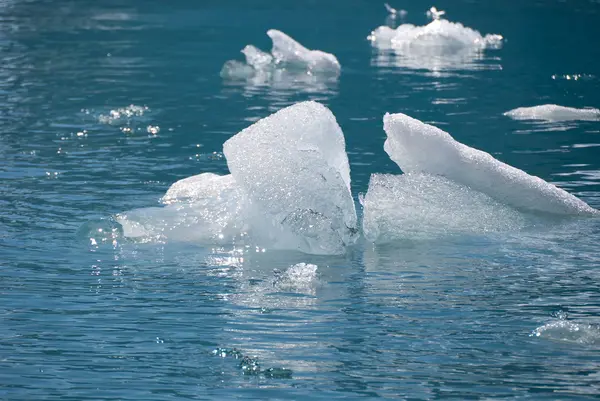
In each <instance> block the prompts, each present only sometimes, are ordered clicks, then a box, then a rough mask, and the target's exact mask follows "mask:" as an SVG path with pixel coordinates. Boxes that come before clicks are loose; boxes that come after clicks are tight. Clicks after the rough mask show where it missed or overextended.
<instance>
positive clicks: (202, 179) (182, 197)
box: [161, 173, 235, 204]
mask: <svg viewBox="0 0 600 401" xmlns="http://www.w3.org/2000/svg"><path fill="white" fill-rule="evenodd" d="M233 190H235V180H234V179H233V176H232V175H231V174H228V175H218V174H214V173H202V174H198V175H194V176H191V177H187V178H184V179H182V180H179V181H177V182H175V183H174V184H173V185H171V187H170V188H169V189H168V190H167V193H166V194H165V195H164V196H163V197H162V198H161V202H162V203H165V204H170V203H176V202H182V201H186V202H195V201H198V200H201V199H215V198H220V197H223V196H225V194H226V193H227V192H228V191H233Z"/></svg>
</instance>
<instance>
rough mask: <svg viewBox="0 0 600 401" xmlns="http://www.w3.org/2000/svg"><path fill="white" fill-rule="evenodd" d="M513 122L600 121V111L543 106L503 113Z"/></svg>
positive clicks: (551, 105)
mask: <svg viewBox="0 0 600 401" xmlns="http://www.w3.org/2000/svg"><path fill="white" fill-rule="evenodd" d="M504 115H505V116H507V117H510V118H512V119H514V120H542V121H545V122H560V121H578V120H579V121H600V110H599V109H594V108H584V109H576V108H573V107H565V106H559V105H556V104H544V105H540V106H533V107H519V108H516V109H513V110H510V111H507V112H506V113H504Z"/></svg>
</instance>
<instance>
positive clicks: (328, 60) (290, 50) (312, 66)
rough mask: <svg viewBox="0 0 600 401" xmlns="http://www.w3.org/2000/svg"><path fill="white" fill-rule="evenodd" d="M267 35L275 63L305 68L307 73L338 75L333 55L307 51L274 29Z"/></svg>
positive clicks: (336, 62) (337, 63) (337, 62)
mask: <svg viewBox="0 0 600 401" xmlns="http://www.w3.org/2000/svg"><path fill="white" fill-rule="evenodd" d="M267 35H269V37H270V38H271V40H272V41H273V48H272V50H271V53H272V54H273V57H274V58H275V62H276V63H278V64H280V63H283V64H290V65H292V66H298V67H307V68H308V70H309V71H320V72H333V73H339V71H340V68H341V67H340V63H339V61H338V59H337V58H336V57H335V56H334V55H333V54H330V53H325V52H322V51H320V50H309V49H307V48H306V47H304V46H302V45H301V44H300V43H298V42H296V41H295V40H294V39H292V38H291V37H290V36H288V35H286V34H285V33H283V32H281V31H278V30H276V29H270V30H268V31H267Z"/></svg>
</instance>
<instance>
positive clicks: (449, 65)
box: [367, 7, 503, 71]
mask: <svg viewBox="0 0 600 401" xmlns="http://www.w3.org/2000/svg"><path fill="white" fill-rule="evenodd" d="M432 10H433V11H432ZM429 13H430V17H431V18H433V21H431V22H430V23H429V24H427V25H424V26H415V25H412V24H402V25H400V26H398V27H397V28H396V29H393V28H390V27H389V26H380V27H379V28H377V29H375V30H374V31H372V32H371V34H370V35H369V36H368V37H367V39H369V40H370V41H371V43H372V45H373V46H374V47H375V48H376V49H378V50H379V51H384V52H385V51H393V52H394V53H395V54H396V55H397V56H398V57H397V58H396V59H395V60H394V62H395V64H396V65H397V66H398V67H405V68H411V69H427V70H431V71H442V70H455V69H472V68H476V66H474V65H473V64H474V63H475V62H476V61H477V60H479V59H481V58H482V52H483V51H484V50H486V49H498V48H500V47H501V46H502V42H503V37H502V35H498V34H488V35H485V36H482V35H481V34H480V33H479V32H478V31H476V30H474V29H471V28H468V27H465V26H464V25H462V24H460V23H456V22H450V21H447V20H445V19H441V16H442V15H443V14H444V12H443V11H438V10H436V9H435V7H432V9H430V11H429Z"/></svg>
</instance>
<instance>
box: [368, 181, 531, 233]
mask: <svg viewBox="0 0 600 401" xmlns="http://www.w3.org/2000/svg"><path fill="white" fill-rule="evenodd" d="M362 204H363V208H364V210H363V233H364V235H365V238H366V239H367V240H369V241H371V242H377V243H384V242H390V241H395V240H399V239H410V240H422V239H433V238H437V237H440V236H451V235H454V234H460V235H465V234H467V235H468V234H481V233H493V232H501V231H507V230H515V229H519V228H521V227H523V225H524V224H525V221H524V218H523V215H522V214H521V213H519V212H517V211H516V210H514V209H512V208H510V207H508V206H506V205H503V204H501V203H499V202H497V201H495V200H494V199H492V198H490V197H489V196H487V195H485V194H483V193H481V192H477V191H474V190H472V189H470V188H468V187H466V186H464V185H461V184H458V183H456V182H454V181H450V180H448V179H447V178H444V177H441V176H435V175H430V174H422V173H410V174H402V175H390V174H373V175H372V176H371V180H370V181H369V189H368V191H367V194H366V196H365V197H364V199H363V200H362Z"/></svg>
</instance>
